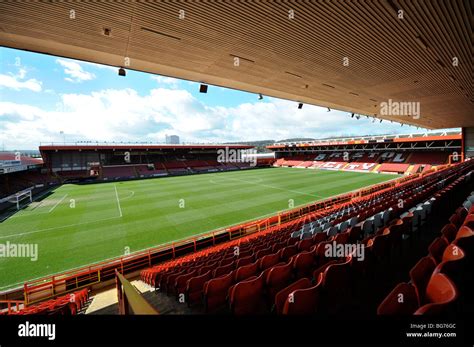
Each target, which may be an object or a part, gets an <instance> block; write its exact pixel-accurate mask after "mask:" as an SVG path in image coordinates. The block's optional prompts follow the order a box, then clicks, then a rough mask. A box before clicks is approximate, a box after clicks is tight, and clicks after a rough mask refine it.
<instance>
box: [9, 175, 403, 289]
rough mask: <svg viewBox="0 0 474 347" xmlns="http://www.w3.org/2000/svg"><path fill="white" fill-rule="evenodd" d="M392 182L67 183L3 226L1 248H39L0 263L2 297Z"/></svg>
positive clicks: (253, 178) (284, 178)
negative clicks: (43, 280)
mask: <svg viewBox="0 0 474 347" xmlns="http://www.w3.org/2000/svg"><path fill="white" fill-rule="evenodd" d="M396 177H398V176H395V175H382V174H371V173H357V172H340V171H322V170H307V169H306V170H305V169H295V168H271V169H256V170H242V171H232V172H221V173H210V174H202V175H192V176H180V177H166V178H154V179H144V180H135V181H125V182H108V183H100V184H88V185H77V184H66V185H63V186H60V187H58V188H56V189H55V190H54V191H52V192H51V194H50V195H48V196H47V197H45V198H43V199H42V200H39V201H35V202H33V203H32V204H30V205H28V207H26V208H24V209H23V210H21V211H19V212H18V213H16V214H14V215H13V216H11V217H10V218H8V219H6V220H5V221H3V222H1V223H0V245H1V244H3V245H5V244H7V243H9V244H35V245H37V247H38V248H37V250H38V254H37V259H36V260H35V261H32V259H31V258H27V257H5V256H3V257H0V290H3V289H6V288H10V287H15V286H19V285H22V283H23V282H24V281H27V280H31V279H35V278H39V277H42V276H47V275H51V274H54V273H58V272H62V271H65V270H69V269H73V268H77V267H81V266H85V265H89V264H91V263H94V262H99V261H103V260H106V259H110V258H113V257H118V256H121V255H124V254H125V252H126V251H130V252H135V251H139V250H143V249H146V248H149V247H153V246H157V245H160V244H164V243H168V242H172V241H176V240H180V239H184V238H187V237H190V236H192V235H197V234H201V233H204V232H207V231H212V230H214V229H218V228H221V227H225V226H229V225H233V224H238V223H240V222H243V221H246V220H251V219H256V218H259V217H265V216H267V215H271V214H275V213H276V212H277V211H282V210H286V209H289V208H291V207H296V206H298V205H303V204H307V203H310V202H313V201H317V200H322V199H325V198H328V197H331V196H334V195H337V194H342V193H345V192H349V191H352V190H355V189H358V188H362V187H366V186H370V185H373V184H377V183H381V182H384V181H387V180H391V179H394V178H396Z"/></svg>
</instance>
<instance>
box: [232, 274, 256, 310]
mask: <svg viewBox="0 0 474 347" xmlns="http://www.w3.org/2000/svg"><path fill="white" fill-rule="evenodd" d="M263 286H264V283H263V274H261V275H260V276H259V277H251V278H249V279H247V280H245V281H242V282H239V283H237V284H236V285H235V286H233V287H232V288H231V289H230V290H229V306H230V310H231V312H232V313H234V314H237V315H243V314H255V313H259V302H260V301H261V299H262V296H263Z"/></svg>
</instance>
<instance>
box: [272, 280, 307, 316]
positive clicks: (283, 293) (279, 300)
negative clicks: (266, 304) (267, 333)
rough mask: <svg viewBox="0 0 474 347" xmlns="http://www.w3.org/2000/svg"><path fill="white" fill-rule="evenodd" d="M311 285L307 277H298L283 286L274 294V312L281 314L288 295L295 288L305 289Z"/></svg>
mask: <svg viewBox="0 0 474 347" xmlns="http://www.w3.org/2000/svg"><path fill="white" fill-rule="evenodd" d="M309 287H311V281H310V280H309V279H308V278H300V279H299V280H298V281H296V282H294V283H292V284H290V285H289V286H288V287H286V288H283V289H282V290H280V291H279V292H278V293H277V294H276V295H275V305H274V312H275V313H276V314H282V313H283V308H284V306H285V302H286V299H287V298H288V295H289V294H290V293H292V292H294V291H295V290H298V289H305V288H309Z"/></svg>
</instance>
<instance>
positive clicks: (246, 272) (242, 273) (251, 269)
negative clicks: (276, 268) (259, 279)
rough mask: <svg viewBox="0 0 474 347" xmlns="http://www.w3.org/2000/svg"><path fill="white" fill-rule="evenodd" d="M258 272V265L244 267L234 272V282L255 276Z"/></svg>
mask: <svg viewBox="0 0 474 347" xmlns="http://www.w3.org/2000/svg"><path fill="white" fill-rule="evenodd" d="M257 271H258V263H257V262H255V263H252V264H248V265H244V266H241V267H239V268H238V269H236V270H235V275H234V281H235V282H240V281H243V280H245V279H247V278H249V277H251V276H255V275H256V274H257Z"/></svg>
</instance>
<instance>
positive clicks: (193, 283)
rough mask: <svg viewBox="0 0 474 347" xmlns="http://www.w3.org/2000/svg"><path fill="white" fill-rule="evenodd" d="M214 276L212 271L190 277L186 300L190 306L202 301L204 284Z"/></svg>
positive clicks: (187, 284)
mask: <svg viewBox="0 0 474 347" xmlns="http://www.w3.org/2000/svg"><path fill="white" fill-rule="evenodd" d="M211 278H212V273H211V271H210V270H209V271H207V272H206V273H205V274H202V275H200V276H196V277H193V278H190V279H189V280H188V282H187V283H186V290H185V295H186V302H187V304H188V306H190V305H192V304H195V303H196V302H200V300H201V296H202V293H203V288H204V284H205V283H206V282H207V281H209V280H210V279H211Z"/></svg>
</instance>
